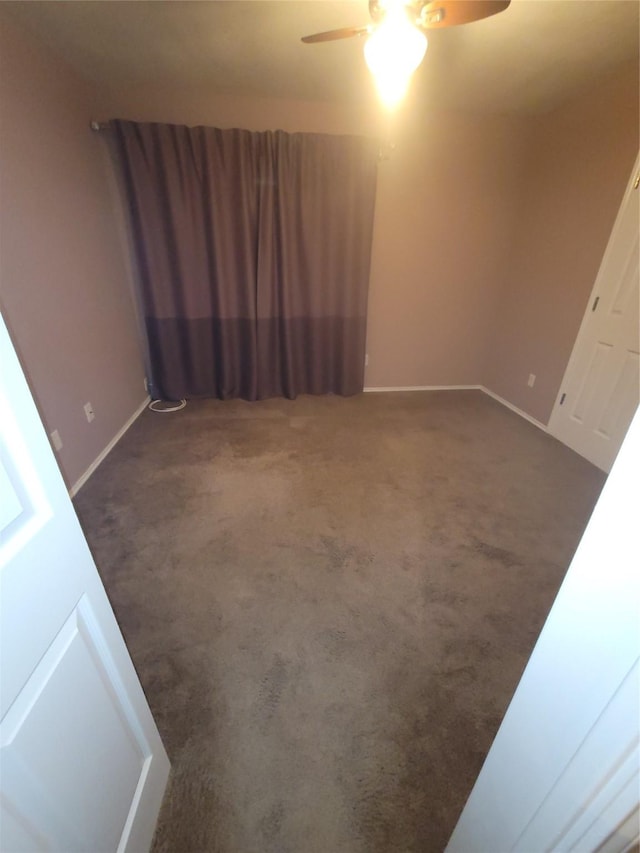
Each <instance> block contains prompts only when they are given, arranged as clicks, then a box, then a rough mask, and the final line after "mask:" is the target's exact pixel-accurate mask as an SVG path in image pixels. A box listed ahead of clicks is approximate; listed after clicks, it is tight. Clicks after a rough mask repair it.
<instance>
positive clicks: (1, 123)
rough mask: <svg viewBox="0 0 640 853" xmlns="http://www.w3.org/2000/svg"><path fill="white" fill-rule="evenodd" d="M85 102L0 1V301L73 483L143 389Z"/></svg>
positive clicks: (87, 97) (86, 93)
mask: <svg viewBox="0 0 640 853" xmlns="http://www.w3.org/2000/svg"><path fill="white" fill-rule="evenodd" d="M92 111H93V97H92V94H91V92H90V90H89V89H88V88H87V87H86V86H85V85H84V84H83V83H82V82H81V81H80V80H78V79H77V77H75V76H74V75H73V74H72V73H71V72H70V71H69V70H68V69H67V68H66V66H65V65H64V64H63V63H62V62H61V61H60V60H59V59H57V58H55V57H53V56H51V55H49V54H48V52H47V51H46V50H45V49H44V48H42V47H41V46H39V45H38V46H36V45H35V44H34V43H33V42H32V41H31V40H30V39H29V38H28V37H26V36H25V35H24V34H22V33H21V32H20V31H18V30H17V29H14V28H13V26H11V25H10V24H9V23H8V21H7V20H6V19H5V17H4V13H3V11H2V9H0V128H1V130H0V301H1V307H2V311H3V314H4V316H5V319H6V322H7V325H8V327H9V330H10V332H11V334H12V337H13V340H14V344H15V346H16V349H17V351H18V354H19V356H20V358H21V360H22V364H23V367H24V368H25V371H26V373H27V376H28V379H29V381H30V384H31V388H32V391H33V393H34V396H35V399H36V402H37V404H38V407H39V409H40V413H41V415H42V417H43V420H44V422H45V425H46V428H47V430H48V431H49V432H50V431H52V430H53V429H57V430H58V431H59V432H60V435H61V437H62V440H63V442H64V447H63V449H62V451H61V452H60V453H59V461H60V464H61V467H62V470H63V474H64V476H65V478H66V481H67V483H68V484H69V485H71V484H73V483H74V482H75V481H76V480H77V479H78V478H79V477H80V476H81V474H82V473H83V472H84V471H85V470H86V469H87V467H88V466H89V465H90V464H91V463H92V462H93V461H94V460H95V458H96V457H97V456H98V455H99V453H100V452H101V451H102V450H103V449H104V447H105V446H106V445H107V444H108V443H109V441H110V440H111V439H112V438H113V437H114V435H115V434H116V433H117V432H118V430H119V429H120V428H121V427H122V426H123V424H124V423H125V422H126V421H127V419H128V418H129V417H130V416H131V415H132V414H133V412H134V411H135V409H136V408H137V407H138V405H139V404H140V403H141V402H142V400H143V399H144V397H145V393H144V386H143V378H144V373H143V369H142V363H141V358H140V349H139V344H138V341H137V336H136V330H135V322H134V318H133V312H132V304H131V298H130V295H129V290H128V287H127V271H126V269H125V266H124V260H123V254H122V249H121V245H120V239H119V236H118V233H117V231H116V229H115V226H114V221H113V214H112V204H111V199H110V197H109V187H108V183H107V176H106V173H105V168H104V165H105V164H104V157H103V155H102V153H101V151H100V141H99V140H98V139H97V138H96V137H95V135H92V134H91V132H90V131H89V129H88V121H89V118H90V116H91V115H92ZM87 401H90V402H91V403H92V404H93V407H94V410H95V413H96V418H95V420H94V422H93V423H91V424H89V423H87V421H86V418H85V415H84V411H83V404H84V403H85V402H87Z"/></svg>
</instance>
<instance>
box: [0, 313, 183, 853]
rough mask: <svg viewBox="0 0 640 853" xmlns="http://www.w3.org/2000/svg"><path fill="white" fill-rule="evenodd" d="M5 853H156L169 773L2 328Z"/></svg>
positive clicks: (1, 790) (0, 818) (1, 803)
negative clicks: (159, 816) (153, 852)
mask: <svg viewBox="0 0 640 853" xmlns="http://www.w3.org/2000/svg"><path fill="white" fill-rule="evenodd" d="M0 411H1V413H2V416H1V418H0V506H1V509H0V639H1V645H0V648H1V650H2V660H1V663H2V667H1V671H0V849H1V850H2V851H3V853H14V851H15V852H16V853H18V851H25V853H26V851H29V853H33V852H34V851H40V850H50V851H63V852H64V853H72V851H83V852H84V853H87V852H88V851H91V853H98V851H115V850H118V851H125V850H126V851H136V853H137V851H145V850H148V848H149V846H150V844H151V839H152V836H153V831H154V828H155V822H156V818H157V814H158V810H159V808H160V803H161V800H162V795H163V792H164V788H165V785H166V781H167V776H168V772H169V762H168V759H167V756H166V753H165V751H164V748H163V746H162V743H161V741H160V737H159V735H158V731H157V729H156V726H155V723H154V721H153V718H152V716H151V712H150V711H149V707H148V705H147V702H146V699H145V697H144V694H143V692H142V688H141V686H140V683H139V681H138V678H137V675H136V673H135V670H134V668H133V664H132V663H131V659H130V658H129V654H128V652H127V649H126V646H125V644H124V641H123V639H122V636H121V634H120V631H119V629H118V626H117V624H116V620H115V617H114V615H113V612H112V610H111V607H110V605H109V602H108V600H107V596H106V594H105V591H104V588H103V586H102V583H101V581H100V578H99V576H98V572H97V570H96V567H95V564H94V562H93V559H92V557H91V554H90V552H89V548H88V546H87V543H86V540H85V538H84V536H83V533H82V530H81V528H80V525H79V523H78V519H77V517H76V515H75V512H74V509H73V506H72V504H71V501H70V499H69V496H68V494H67V490H66V488H65V485H64V482H63V480H62V477H61V475H60V472H59V470H58V466H57V464H56V461H55V458H54V456H53V453H52V451H51V448H50V446H49V442H48V439H47V436H46V434H45V431H44V428H43V426H42V423H41V421H40V419H39V417H38V413H37V411H36V408H35V405H34V403H33V399H32V397H31V394H30V392H29V389H28V386H27V383H26V381H25V378H24V375H23V373H22V370H21V368H20V365H19V362H18V359H17V357H16V354H15V352H14V350H13V347H12V344H11V341H10V339H9V335H8V333H7V329H6V327H5V325H4V321H3V320H2V318H1V317H0Z"/></svg>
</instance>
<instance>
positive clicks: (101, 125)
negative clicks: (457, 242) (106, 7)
mask: <svg viewBox="0 0 640 853" xmlns="http://www.w3.org/2000/svg"><path fill="white" fill-rule="evenodd" d="M89 127H90V128H91V130H93V131H94V133H101V132H102V131H103V130H111V124H110V123H109V122H108V121H97V120H96V119H91V121H90V122H89ZM395 148H396V145H395V142H382V141H381V142H380V147H379V149H378V161H382V160H390V159H391V157H392V155H393V152H394V151H395Z"/></svg>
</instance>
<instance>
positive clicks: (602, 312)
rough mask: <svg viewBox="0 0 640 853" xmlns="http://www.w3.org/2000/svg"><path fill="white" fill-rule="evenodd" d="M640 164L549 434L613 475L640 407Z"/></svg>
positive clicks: (600, 275) (583, 325)
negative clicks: (622, 444)
mask: <svg viewBox="0 0 640 853" xmlns="http://www.w3.org/2000/svg"><path fill="white" fill-rule="evenodd" d="M639 168H640V165H639V162H638V160H636V164H635V167H634V171H633V174H632V177H631V180H630V181H629V184H628V186H627V190H626V192H625V195H624V198H623V201H622V206H621V208H620V211H619V213H618V216H617V219H616V222H615V224H614V227H613V231H612V232H611V237H610V239H609V244H608V246H607V249H606V251H605V254H604V257H603V259H602V264H601V266H600V271H599V272H598V276H597V278H596V282H595V285H594V289H593V292H592V294H591V299H590V302H589V305H588V307H587V312H586V314H585V317H584V319H583V321H582V325H581V327H580V331H579V333H578V337H577V339H576V343H575V346H574V349H573V353H572V355H571V359H570V361H569V364H568V366H567V371H566V373H565V375H564V379H563V380H562V385H561V387H560V393H559V394H558V398H557V400H556V404H555V406H554V409H553V412H552V414H551V418H550V420H549V432H550V433H551V434H552V435H554V436H555V437H556V438H558V439H560V441H562V442H564V444H567V445H568V446H569V447H571V448H572V449H573V450H575V451H577V452H578V453H580V454H581V455H582V456H585V457H586V458H587V459H589V460H590V461H591V462H593V463H594V464H595V465H597V466H598V467H599V468H602V470H603V471H609V470H610V468H611V464H612V462H613V460H614V459H615V456H616V453H617V452H618V450H619V448H620V444H621V442H622V439H623V437H624V435H625V433H626V431H627V428H628V426H629V424H630V422H631V418H632V417H633V413H634V412H635V410H636V408H637V407H638V396H639V382H640V377H639V364H638V349H639V347H638V338H639V320H638V279H639V272H638V241H639V239H640V216H639V208H640V198H639V197H640V192H638V187H637V181H638V174H639V172H638V170H639Z"/></svg>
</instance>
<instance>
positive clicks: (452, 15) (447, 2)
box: [419, 0, 511, 30]
mask: <svg viewBox="0 0 640 853" xmlns="http://www.w3.org/2000/svg"><path fill="white" fill-rule="evenodd" d="M510 2H511V0H433V2H431V3H427V4H426V6H423V7H422V9H421V10H420V16H419V21H420V26H422V27H424V28H425V29H430V30H433V29H438V28H440V27H455V26H457V25H458V24H470V23H472V22H473V21H481V20H482V19H483V18H489V17H490V16H491V15H497V14H498V12H503V11H504V10H505V9H506V8H507V6H508V5H509V3H510Z"/></svg>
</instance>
